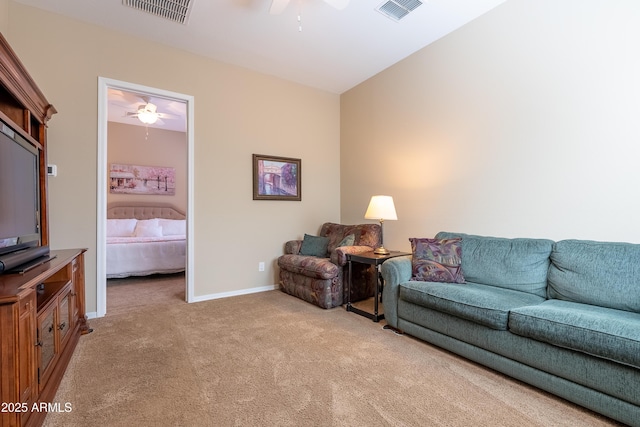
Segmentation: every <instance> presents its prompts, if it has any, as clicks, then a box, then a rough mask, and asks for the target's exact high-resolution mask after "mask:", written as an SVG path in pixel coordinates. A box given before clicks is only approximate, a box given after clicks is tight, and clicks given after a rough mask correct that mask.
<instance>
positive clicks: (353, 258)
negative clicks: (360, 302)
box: [346, 250, 411, 322]
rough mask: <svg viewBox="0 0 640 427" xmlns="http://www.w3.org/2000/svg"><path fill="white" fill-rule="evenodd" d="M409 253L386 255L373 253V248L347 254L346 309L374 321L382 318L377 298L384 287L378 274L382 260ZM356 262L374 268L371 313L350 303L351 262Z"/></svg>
mask: <svg viewBox="0 0 640 427" xmlns="http://www.w3.org/2000/svg"><path fill="white" fill-rule="evenodd" d="M404 255H411V254H410V253H407V252H400V251H391V252H390V253H389V254H387V255H378V254H374V253H373V250H371V251H368V252H362V253H359V254H347V262H348V263H349V278H348V280H347V307H346V309H347V311H352V312H354V313H356V314H359V315H361V316H364V317H368V318H369V319H371V320H373V321H374V322H379V321H380V320H382V319H384V314H378V299H379V298H381V297H382V288H383V287H384V280H383V279H382V275H381V274H380V266H381V265H382V263H383V262H385V261H386V260H388V259H389V258H395V257H398V256H404ZM353 262H357V263H360V264H369V265H373V266H374V267H375V269H376V279H377V281H378V283H377V285H376V293H375V295H374V302H373V313H369V312H367V311H364V310H361V309H359V308H356V307H354V306H352V305H351V263H353Z"/></svg>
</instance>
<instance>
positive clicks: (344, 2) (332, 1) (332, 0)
mask: <svg viewBox="0 0 640 427" xmlns="http://www.w3.org/2000/svg"><path fill="white" fill-rule="evenodd" d="M324 2H325V3H327V4H329V5H331V6H333V7H335V8H336V9H338V10H342V9H344V8H345V7H347V6H348V5H349V0H324Z"/></svg>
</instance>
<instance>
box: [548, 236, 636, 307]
mask: <svg viewBox="0 0 640 427" xmlns="http://www.w3.org/2000/svg"><path fill="white" fill-rule="evenodd" d="M549 298H555V299H561V300H565V301H573V302H580V303H584V304H591V305H598V306H601V307H609V308H615V309H618V310H626V311H633V312H636V313H640V245H638V244H632V243H621V242H594V241H590V240H562V241H559V242H557V243H556V244H555V245H554V249H553V252H552V253H551V267H550V268H549Z"/></svg>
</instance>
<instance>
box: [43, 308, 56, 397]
mask: <svg viewBox="0 0 640 427" xmlns="http://www.w3.org/2000/svg"><path fill="white" fill-rule="evenodd" d="M57 324H58V305H57V304H55V303H54V304H50V305H49V306H48V307H47V308H46V309H45V310H43V311H42V312H40V314H38V382H39V383H40V391H42V388H43V387H44V385H45V384H46V383H47V378H49V375H50V374H51V368H53V367H54V365H55V363H53V362H54V360H56V359H57V355H58V348H59V347H58V342H57V340H56V337H57V336H58V333H57V331H58V329H57V327H56V326H57Z"/></svg>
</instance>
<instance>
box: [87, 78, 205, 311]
mask: <svg viewBox="0 0 640 427" xmlns="http://www.w3.org/2000/svg"><path fill="white" fill-rule="evenodd" d="M108 89H121V90H125V91H128V92H136V93H142V94H145V95H151V96H160V97H163V98H169V99H173V100H175V101H178V102H185V103H186V104H187V212H186V214H187V248H186V252H187V265H186V271H185V277H186V289H185V298H186V301H187V302H188V303H190V302H194V300H195V293H194V276H195V274H194V268H193V267H194V259H195V252H194V239H193V236H194V234H195V225H194V220H193V218H194V215H193V210H194V208H193V207H194V200H193V193H194V192H193V186H194V132H193V125H194V120H193V117H194V105H193V103H194V98H193V96H191V95H185V94H181V93H177V92H170V91H167V90H163V89H157V88H153V87H149V86H143V85H139V84H135V83H129V82H124V81H120V80H114V79H109V78H106V77H98V165H97V166H98V191H97V195H98V200H97V219H96V222H97V250H96V252H97V268H96V306H97V312H96V317H104V316H105V314H106V313H107V247H106V246H107V231H106V228H107V188H108V181H107V175H108V160H107V141H108V138H107V127H108V126H107V120H108V116H107V113H108V109H109V105H108V94H107V91H108Z"/></svg>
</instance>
